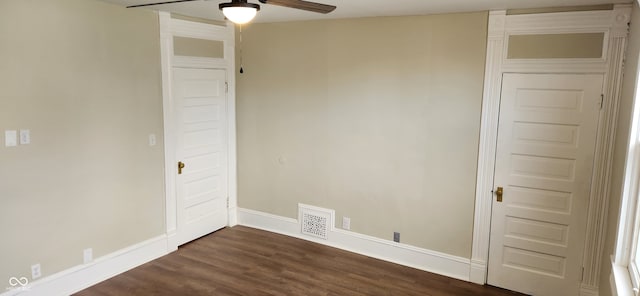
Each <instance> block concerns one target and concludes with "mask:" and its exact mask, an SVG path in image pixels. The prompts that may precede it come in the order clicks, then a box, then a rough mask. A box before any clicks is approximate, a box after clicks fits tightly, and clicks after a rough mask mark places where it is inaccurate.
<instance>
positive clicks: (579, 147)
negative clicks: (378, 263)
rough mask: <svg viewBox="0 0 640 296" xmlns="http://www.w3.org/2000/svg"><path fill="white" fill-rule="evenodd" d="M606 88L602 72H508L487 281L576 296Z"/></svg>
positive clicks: (522, 289)
mask: <svg viewBox="0 0 640 296" xmlns="http://www.w3.org/2000/svg"><path fill="white" fill-rule="evenodd" d="M602 84H603V76H602V75H578V74H567V75H561V74H505V75H504V77H503V86H502V96H501V102H500V118H499V125H498V143H497V152H496V171H495V178H494V180H495V181H494V182H495V186H494V191H496V192H497V189H498V187H501V188H503V190H502V201H498V197H497V195H494V200H493V210H492V219H491V241H490V251H489V270H488V279H487V281H488V283H489V284H491V285H494V286H499V287H503V288H506V289H509V290H514V291H519V292H523V293H526V294H531V295H550V296H551V295H567V296H569V295H578V292H579V286H580V281H581V277H582V259H583V258H582V256H583V249H584V240H585V230H586V222H587V210H588V206H589V193H590V185H591V177H592V168H593V156H594V150H595V140H596V133H597V124H598V116H599V110H600V104H601V93H602Z"/></svg>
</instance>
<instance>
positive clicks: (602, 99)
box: [600, 94, 604, 110]
mask: <svg viewBox="0 0 640 296" xmlns="http://www.w3.org/2000/svg"><path fill="white" fill-rule="evenodd" d="M602 107H604V94H600V110H602Z"/></svg>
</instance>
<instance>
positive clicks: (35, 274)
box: [31, 263, 42, 280]
mask: <svg viewBox="0 0 640 296" xmlns="http://www.w3.org/2000/svg"><path fill="white" fill-rule="evenodd" d="M41 276H42V270H41V269H40V263H38V264H34V265H31V279H32V280H35V279H37V278H39V277H41Z"/></svg>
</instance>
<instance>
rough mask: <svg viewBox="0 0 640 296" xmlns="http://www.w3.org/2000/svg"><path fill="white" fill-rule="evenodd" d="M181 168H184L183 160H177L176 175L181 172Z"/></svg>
mask: <svg viewBox="0 0 640 296" xmlns="http://www.w3.org/2000/svg"><path fill="white" fill-rule="evenodd" d="M182 169H184V162H182V161H178V175H180V174H182Z"/></svg>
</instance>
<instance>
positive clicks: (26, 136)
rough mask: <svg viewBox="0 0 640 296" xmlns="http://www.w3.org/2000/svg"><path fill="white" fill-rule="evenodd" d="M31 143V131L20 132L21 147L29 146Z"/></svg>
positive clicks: (23, 130)
mask: <svg viewBox="0 0 640 296" xmlns="http://www.w3.org/2000/svg"><path fill="white" fill-rule="evenodd" d="M30 143H31V131H29V130H28V129H21V130H20V145H27V144H30Z"/></svg>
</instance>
